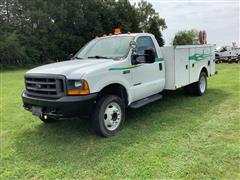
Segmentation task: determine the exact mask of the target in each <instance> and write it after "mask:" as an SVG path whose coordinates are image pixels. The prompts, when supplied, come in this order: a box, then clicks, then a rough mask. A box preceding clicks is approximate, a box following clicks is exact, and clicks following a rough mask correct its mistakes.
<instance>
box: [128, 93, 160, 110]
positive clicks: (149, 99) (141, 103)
mask: <svg viewBox="0 0 240 180" xmlns="http://www.w3.org/2000/svg"><path fill="white" fill-rule="evenodd" d="M159 99H162V95H161V94H155V95H153V96H149V97H146V98H144V99H141V100H139V101H136V102H134V103H132V104H131V105H130V106H129V107H130V108H132V109H137V108H140V107H142V106H144V105H146V104H149V103H151V102H154V101H157V100H159Z"/></svg>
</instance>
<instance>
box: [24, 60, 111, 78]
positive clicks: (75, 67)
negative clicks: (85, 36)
mask: <svg viewBox="0 0 240 180" xmlns="http://www.w3.org/2000/svg"><path fill="white" fill-rule="evenodd" d="M113 63H114V60H112V59H86V60H69V61H62V62H58V63H52V64H47V65H43V66H39V67H36V68H34V69H31V70H29V71H27V73H26V74H32V73H34V74H58V75H64V76H66V77H69V76H71V74H77V75H78V77H79V78H80V77H82V75H83V74H84V73H87V72H88V71H90V70H93V69H98V68H102V67H106V66H109V65H111V64H113Z"/></svg>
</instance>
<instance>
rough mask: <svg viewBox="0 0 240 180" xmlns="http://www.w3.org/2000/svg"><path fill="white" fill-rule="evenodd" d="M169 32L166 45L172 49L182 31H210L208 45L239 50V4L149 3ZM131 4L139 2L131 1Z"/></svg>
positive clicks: (217, 0) (226, 0)
mask: <svg viewBox="0 0 240 180" xmlns="http://www.w3.org/2000/svg"><path fill="white" fill-rule="evenodd" d="M147 1H148V2H150V3H151V4H152V5H153V7H154V9H155V10H156V11H157V12H158V13H159V15H160V16H161V17H162V18H165V20H166V24H167V26H168V28H167V29H166V30H164V31H163V36H164V40H165V44H166V45H170V43H171V41H172V39H173V37H174V35H175V33H176V32H178V31H179V30H189V29H197V30H206V32H207V41H208V43H212V44H217V45H230V44H231V43H232V41H235V42H237V45H238V46H239V42H240V40H239V37H240V32H239V29H240V25H239V20H240V14H239V10H240V1H239V0H168V1H167V0H147ZM130 2H131V3H134V2H138V0H130Z"/></svg>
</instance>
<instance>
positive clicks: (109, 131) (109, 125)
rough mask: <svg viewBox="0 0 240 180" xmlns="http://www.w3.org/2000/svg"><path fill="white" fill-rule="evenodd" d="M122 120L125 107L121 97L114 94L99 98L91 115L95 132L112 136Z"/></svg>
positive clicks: (119, 127) (120, 125)
mask: <svg viewBox="0 0 240 180" xmlns="http://www.w3.org/2000/svg"><path fill="white" fill-rule="evenodd" d="M124 121H125V107H124V103H123V100H122V99H121V98H119V97H118V96H115V95H105V96H102V97H100V98H99V100H98V101H97V104H96V107H95V110H94V113H93V115H92V127H93V130H94V131H95V132H96V133H97V134H99V135H101V136H104V137H109V136H113V135H114V134H116V133H117V132H118V131H119V130H121V129H122V127H123V123H124Z"/></svg>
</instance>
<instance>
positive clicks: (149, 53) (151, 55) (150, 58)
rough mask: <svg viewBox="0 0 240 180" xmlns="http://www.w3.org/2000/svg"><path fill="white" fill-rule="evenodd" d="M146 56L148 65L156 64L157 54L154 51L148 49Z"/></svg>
mask: <svg viewBox="0 0 240 180" xmlns="http://www.w3.org/2000/svg"><path fill="white" fill-rule="evenodd" d="M144 54H145V62H146V63H154V62H155V57H156V54H155V52H154V51H153V50H152V49H146V50H145V51H144Z"/></svg>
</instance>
